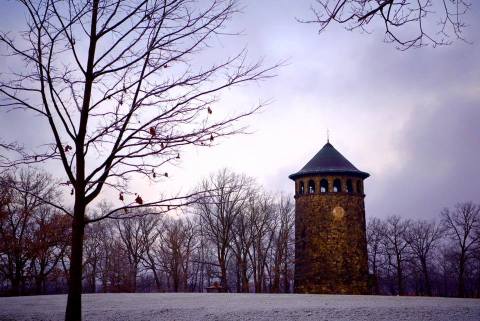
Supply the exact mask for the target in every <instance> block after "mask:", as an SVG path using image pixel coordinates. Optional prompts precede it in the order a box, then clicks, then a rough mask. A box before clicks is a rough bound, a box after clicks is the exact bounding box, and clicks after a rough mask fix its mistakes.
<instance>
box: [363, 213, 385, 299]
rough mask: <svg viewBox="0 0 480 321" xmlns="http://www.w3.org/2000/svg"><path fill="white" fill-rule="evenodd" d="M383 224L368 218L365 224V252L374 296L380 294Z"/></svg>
mask: <svg viewBox="0 0 480 321" xmlns="http://www.w3.org/2000/svg"><path fill="white" fill-rule="evenodd" d="M385 228H386V227H385V223H384V222H382V221H381V220H380V219H379V218H376V217H374V218H370V219H369V220H368V222H367V250H368V263H369V267H370V271H371V273H372V275H373V292H374V293H375V294H379V293H380V289H379V280H378V274H379V271H378V270H379V265H380V264H381V263H382V262H381V255H382V244H385V241H384V237H385Z"/></svg>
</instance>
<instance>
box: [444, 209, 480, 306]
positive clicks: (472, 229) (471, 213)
mask: <svg viewBox="0 0 480 321" xmlns="http://www.w3.org/2000/svg"><path fill="white" fill-rule="evenodd" d="M441 216H442V224H443V226H444V228H445V231H446V233H447V235H448V236H449V237H450V238H451V239H452V240H453V241H454V243H453V244H454V249H455V253H456V257H457V264H458V296H460V297H464V296H465V269H466V265H467V262H468V261H469V260H470V259H471V258H472V255H473V254H474V250H475V248H477V249H478V246H479V244H478V243H479V242H480V235H479V233H478V232H477V231H478V229H479V228H480V206H478V205H476V204H474V203H472V202H466V203H458V204H456V205H455V207H454V209H453V210H450V209H448V208H445V209H444V210H443V211H442V213H441Z"/></svg>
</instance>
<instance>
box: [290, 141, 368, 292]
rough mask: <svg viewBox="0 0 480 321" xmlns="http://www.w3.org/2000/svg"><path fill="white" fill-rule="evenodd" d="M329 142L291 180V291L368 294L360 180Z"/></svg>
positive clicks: (361, 179) (358, 175) (359, 176)
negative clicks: (292, 214)
mask: <svg viewBox="0 0 480 321" xmlns="http://www.w3.org/2000/svg"><path fill="white" fill-rule="evenodd" d="M368 176H369V174H368V173H365V172H362V171H360V170H358V169H357V168H356V167H355V166H353V164H352V163H350V162H349V161H348V160H347V159H346V158H345V157H344V156H343V155H342V154H340V152H338V151H337V150H336V149H335V147H333V146H332V144H330V143H329V142H327V144H325V146H323V148H322V149H321V150H320V151H319V152H318V153H317V154H316V155H315V156H314V157H313V158H312V159H311V160H310V161H309V162H308V163H307V164H306V165H305V166H304V167H303V168H302V169H301V170H300V171H299V172H297V173H295V174H292V175H290V176H289V178H290V179H292V180H294V181H295V280H294V282H295V284H294V288H295V292H296V293H343V294H365V293H367V278H368V257H367V243H366V232H365V205H364V197H365V194H364V191H363V180H364V179H366V178H367V177H368Z"/></svg>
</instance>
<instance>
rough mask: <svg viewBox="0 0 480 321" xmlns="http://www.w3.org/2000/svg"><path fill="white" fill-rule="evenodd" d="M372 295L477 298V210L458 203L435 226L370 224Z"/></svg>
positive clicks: (395, 220) (394, 219)
mask: <svg viewBox="0 0 480 321" xmlns="http://www.w3.org/2000/svg"><path fill="white" fill-rule="evenodd" d="M367 241H368V242H367V244H368V256H369V267H370V272H371V285H372V293H374V294H398V295H428V296H432V295H434V296H459V297H480V205H478V204H474V203H472V202H465V203H458V204H456V205H455V206H454V207H453V208H452V209H449V208H445V209H444V210H443V211H442V212H441V213H440V220H439V221H435V220H431V221H427V220H408V219H402V218H401V217H399V216H390V217H388V218H387V219H383V220H382V219H378V218H372V219H370V220H369V222H368V224H367Z"/></svg>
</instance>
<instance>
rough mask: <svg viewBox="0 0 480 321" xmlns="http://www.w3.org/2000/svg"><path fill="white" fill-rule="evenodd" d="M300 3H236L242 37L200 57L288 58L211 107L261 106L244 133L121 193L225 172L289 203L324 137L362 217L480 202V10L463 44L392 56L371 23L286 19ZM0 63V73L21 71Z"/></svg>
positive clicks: (23, 130)
mask: <svg viewBox="0 0 480 321" xmlns="http://www.w3.org/2000/svg"><path fill="white" fill-rule="evenodd" d="M310 2H311V1H307V0H303V1H295V2H292V1H287V0H282V1H273V0H272V1H243V3H242V5H243V8H242V13H240V14H239V15H237V16H235V17H234V18H233V20H232V21H231V23H230V24H229V28H228V30H226V31H227V32H235V31H240V32H242V35H241V36H240V37H228V36H227V37H221V38H220V37H219V38H218V39H215V41H213V42H212V43H211V46H212V47H213V50H210V51H209V54H208V55H205V54H203V55H202V56H201V57H200V59H201V60H202V61H204V62H207V63H208V62H212V61H215V58H216V57H215V55H212V53H214V52H218V53H219V56H221V57H225V56H226V55H228V53H231V54H233V53H235V52H238V50H239V49H241V48H243V47H247V48H248V52H249V56H250V57H251V58H252V60H255V58H258V57H264V59H265V61H266V62H267V63H270V64H273V63H275V62H278V61H281V60H285V59H287V63H286V65H285V66H284V67H283V68H281V69H280V70H278V76H277V77H276V78H274V79H269V80H267V81H261V82H258V83H257V84H256V85H252V84H250V85H246V86H241V87H237V88H234V89H232V90H230V91H228V92H226V93H225V94H223V95H221V96H220V97H219V98H220V101H219V103H218V104H216V105H214V106H213V107H212V108H213V112H214V114H220V115H225V114H227V115H228V114H233V113H234V112H236V111H241V110H248V109H249V108H251V107H253V106H254V105H255V104H257V103H258V102H259V101H270V104H269V105H268V106H267V107H266V108H264V109H263V111H262V112H261V113H259V114H257V115H256V116H253V117H251V118H249V119H248V120H246V121H245V122H244V124H245V125H248V126H249V130H250V131H251V132H252V134H250V135H241V136H236V137H230V138H227V139H224V140H219V141H218V146H215V147H212V148H189V149H186V150H185V151H184V152H183V153H182V158H181V160H182V161H181V163H180V164H179V165H178V166H177V167H171V168H166V169H165V170H161V172H163V171H168V172H169V178H168V179H165V180H164V181H163V182H161V183H155V184H154V183H150V182H148V181H145V180H143V179H142V180H136V181H134V182H132V183H131V189H132V190H134V191H135V192H138V193H140V194H142V197H143V198H144V199H154V198H156V197H158V195H159V194H160V193H175V192H177V191H183V192H187V191H189V190H190V189H191V188H193V187H194V186H196V185H197V184H198V183H199V181H200V180H201V179H202V178H203V177H205V176H206V175H207V174H209V173H211V172H214V171H216V170H218V169H219V168H222V167H228V168H231V169H232V170H234V171H237V172H243V173H246V174H247V175H249V176H252V177H255V178H256V179H257V180H258V182H259V183H261V184H263V185H264V186H265V188H266V189H267V190H270V191H272V192H277V191H285V192H287V193H291V194H293V182H292V181H290V180H289V179H288V177H287V176H288V175H289V174H291V173H294V172H296V171H298V170H299V169H300V168H301V167H302V166H303V165H304V164H305V163H306V162H307V161H308V160H309V159H310V158H311V157H313V156H314V155H315V153H316V152H317V151H318V150H319V149H320V148H321V147H322V146H323V145H324V143H325V142H326V132H327V128H328V129H329V130H330V138H331V142H332V144H333V145H334V146H335V147H336V148H337V149H338V150H339V151H340V152H342V153H343V154H344V156H346V157H347V158H348V159H349V160H350V161H351V162H352V163H353V164H354V165H356V166H357V167H358V168H359V169H360V170H363V171H366V172H369V173H370V174H371V177H370V178H368V179H367V180H366V183H365V191H366V194H367V198H366V212H367V216H376V217H386V216H389V215H392V214H396V215H400V216H406V217H417V218H419V217H436V216H437V214H438V213H439V212H440V211H441V209H442V208H443V207H445V206H449V207H450V206H452V205H453V204H454V203H456V202H459V201H468V200H473V201H477V202H478V187H477V186H478V177H480V166H479V165H478V164H480V152H479V150H478V143H479V142H480V126H478V119H480V60H479V59H478V57H480V44H479V42H480V7H479V6H476V5H475V4H474V5H473V6H472V11H471V12H470V14H469V15H468V16H467V21H466V22H467V23H468V24H469V25H470V27H469V28H468V29H467V32H466V34H465V37H466V38H467V39H468V40H469V41H471V42H472V44H467V43H463V42H455V43H454V44H453V45H451V46H448V47H442V48H436V49H433V48H423V49H420V50H418V49H412V50H409V51H405V52H402V51H398V50H396V49H395V48H394V46H393V45H391V44H385V43H383V42H382V39H383V34H382V31H381V29H376V28H374V26H371V27H370V30H371V31H372V32H373V33H372V34H370V35H368V34H361V33H360V32H358V31H357V32H346V31H344V30H343V29H342V27H341V26H333V25H332V27H331V28H329V29H327V30H326V31H325V32H324V33H322V34H320V35H318V34H317V29H316V27H315V26H314V25H308V24H300V23H298V22H297V21H296V20H295V18H304V17H308V16H309V15H310V12H309V5H310ZM10 6H11V7H10ZM2 8H4V9H5V10H2V11H3V12H9V14H8V15H5V14H3V15H2V19H1V20H2V21H0V28H1V29H2V30H11V29H16V28H15V26H16V24H17V23H20V22H21V20H22V19H23V13H21V12H20V11H19V10H17V9H16V6H14V5H13V4H12V3H10V2H8V3H6V4H2ZM4 61H5V60H3V59H2V60H0V70H4V69H5V68H18V67H21V66H11V65H8V66H7V65H6V64H5V62H4ZM43 126H44V125H42V124H41V122H40V120H39V119H38V118H36V117H34V116H32V115H31V114H29V113H18V112H17V113H9V114H5V113H2V115H1V117H0V128H2V130H1V134H2V138H4V139H5V140H6V141H11V140H18V141H19V142H24V143H25V144H26V145H28V144H31V145H32V146H35V145H38V144H42V143H45V140H46V139H47V138H48V137H49V135H50V133H49V131H48V129H47V128H46V127H43ZM50 166H51V165H50ZM47 169H48V170H50V171H53V172H55V171H56V169H55V167H54V166H51V167H47ZM59 173H60V172H59ZM67 194H68V193H67ZM116 199H117V197H116V195H112V202H115V201H116Z"/></svg>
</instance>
